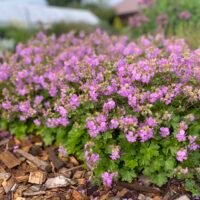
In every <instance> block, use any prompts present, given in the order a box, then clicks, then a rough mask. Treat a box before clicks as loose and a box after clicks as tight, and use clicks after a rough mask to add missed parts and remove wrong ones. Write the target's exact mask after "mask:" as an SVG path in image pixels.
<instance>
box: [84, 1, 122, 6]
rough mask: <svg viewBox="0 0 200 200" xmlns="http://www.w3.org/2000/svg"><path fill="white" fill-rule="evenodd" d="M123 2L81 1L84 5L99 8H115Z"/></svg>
mask: <svg viewBox="0 0 200 200" xmlns="http://www.w3.org/2000/svg"><path fill="white" fill-rule="evenodd" d="M121 1H122V0H81V3H82V4H83V5H84V4H95V5H97V6H100V7H101V6H102V7H104V6H106V7H113V6H115V5H117V4H118V3H120V2H121Z"/></svg>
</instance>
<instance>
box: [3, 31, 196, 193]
mask: <svg viewBox="0 0 200 200" xmlns="http://www.w3.org/2000/svg"><path fill="white" fill-rule="evenodd" d="M199 57H200V50H199V49H197V50H191V49H190V48H189V47H188V46H187V44H186V43H185V42H184V40H180V39H171V40H169V39H165V38H163V37H159V36H157V37H155V38H153V37H148V38H147V37H141V38H139V39H138V40H137V41H129V40H128V39H127V37H125V36H122V37H119V36H109V35H107V34H106V33H105V32H102V31H100V30H97V31H96V32H95V33H92V34H90V35H84V33H80V35H79V36H74V34H73V33H68V34H66V35H62V36H61V37H59V38H56V37H54V36H51V37H47V36H46V35H44V34H43V33H39V34H38V35H37V37H36V38H35V39H32V40H30V41H29V42H28V43H27V44H19V45H18V46H17V48H16V52H15V53H14V54H13V55H10V56H9V57H8V56H7V57H5V58H4V63H2V64H1V65H0V108H1V111H0V114H1V128H4V129H8V130H10V131H11V132H12V133H13V134H15V135H16V136H18V137H22V136H25V135H27V134H40V135H41V136H42V137H43V138H44V141H45V142H46V143H47V144H51V143H53V142H55V143H57V144H58V145H62V148H63V146H65V147H66V150H67V154H75V155H77V156H78V157H79V158H80V159H83V160H84V161H85V163H86V165H87V167H88V168H90V169H91V170H92V172H93V177H94V180H96V181H97V182H98V181H99V180H103V183H104V185H106V186H108V187H111V186H112V183H113V180H117V179H121V180H123V181H129V182H131V181H132V180H133V179H134V178H136V177H137V176H138V175H139V174H144V175H146V176H148V177H149V178H150V179H151V181H152V182H153V183H155V184H157V185H159V186H161V185H163V184H165V183H166V182H167V180H168V178H171V177H179V178H182V179H185V180H186V185H188V186H190V189H191V184H193V185H195V181H199V179H198V178H199V174H198V173H199V171H198V168H199V161H200V153H199V134H200V59H199ZM183 172H184V173H183ZM194 188H195V187H193V193H194V194H196V193H197V191H198V188H196V189H194Z"/></svg>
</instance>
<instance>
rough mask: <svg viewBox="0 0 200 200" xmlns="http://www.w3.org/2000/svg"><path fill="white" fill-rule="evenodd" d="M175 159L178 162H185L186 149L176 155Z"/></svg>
mask: <svg viewBox="0 0 200 200" xmlns="http://www.w3.org/2000/svg"><path fill="white" fill-rule="evenodd" d="M176 159H177V160H178V161H180V162H183V161H184V160H187V149H181V150H179V151H177V153H176Z"/></svg>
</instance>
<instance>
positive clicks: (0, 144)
mask: <svg viewBox="0 0 200 200" xmlns="http://www.w3.org/2000/svg"><path fill="white" fill-rule="evenodd" d="M0 136H1V137H0V152H1V153H0V200H11V199H14V200H29V199H37V200H40V199H42V200H44V199H45V200H46V199H48V200H51V199H53V200H87V199H88V200H90V199H91V200H120V199H124V200H137V199H138V200H173V199H177V198H179V199H181V198H182V199H183V200H187V199H192V197H191V196H190V194H187V193H186V191H185V190H184V187H183V186H182V184H181V183H180V182H178V181H176V180H171V181H169V183H168V184H167V185H166V186H165V187H163V188H157V187H154V186H152V185H151V184H150V182H149V180H148V179H147V178H145V177H142V176H141V177H140V178H139V179H138V180H137V181H135V182H134V183H131V184H128V183H122V182H119V183H117V184H115V185H114V186H113V188H111V189H108V188H105V187H103V186H101V187H98V186H95V185H93V184H92V183H91V182H90V181H89V180H90V176H91V173H90V171H87V170H86V169H84V168H83V165H82V163H81V162H79V161H78V160H77V159H76V158H75V157H73V156H70V157H68V158H64V157H60V156H59V155H58V150H57V149H56V148H55V147H53V146H51V147H47V146H44V144H43V142H42V140H41V138H39V137H37V136H30V137H28V138H27V139H24V140H22V141H19V140H17V139H16V138H14V137H11V136H10V135H9V134H8V133H5V132H1V131H0ZM184 198H185V199H184ZM196 199H198V198H196Z"/></svg>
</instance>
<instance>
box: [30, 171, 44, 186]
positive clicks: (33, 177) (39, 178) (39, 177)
mask: <svg viewBox="0 0 200 200" xmlns="http://www.w3.org/2000/svg"><path fill="white" fill-rule="evenodd" d="M45 179H46V173H45V172H42V171H35V172H31V173H30V175H29V179H28V182H29V183H34V184H39V185H40V184H42V183H43V182H44V181H45Z"/></svg>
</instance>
